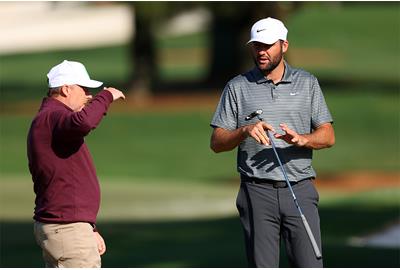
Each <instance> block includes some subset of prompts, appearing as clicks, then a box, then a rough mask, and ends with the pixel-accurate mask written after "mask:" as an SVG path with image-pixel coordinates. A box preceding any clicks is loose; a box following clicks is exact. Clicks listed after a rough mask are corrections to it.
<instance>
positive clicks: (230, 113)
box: [210, 84, 238, 130]
mask: <svg viewBox="0 0 400 270" xmlns="http://www.w3.org/2000/svg"><path fill="white" fill-rule="evenodd" d="M237 115H238V107H237V99H236V96H235V94H234V93H233V91H232V89H231V87H230V85H229V84H227V85H226V86H225V88H224V91H223V92H222V95H221V98H220V100H219V103H218V105H217V108H216V110H215V113H214V116H213V118H212V120H211V124H210V125H211V127H213V128H215V127H220V128H223V129H227V130H234V129H236V128H237Z"/></svg>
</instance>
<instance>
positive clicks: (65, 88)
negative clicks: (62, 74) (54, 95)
mask: <svg viewBox="0 0 400 270" xmlns="http://www.w3.org/2000/svg"><path fill="white" fill-rule="evenodd" d="M70 91H71V88H70V87H69V86H68V85H66V84H64V85H63V86H61V89H60V95H61V96H63V97H68V96H69V93H70Z"/></svg>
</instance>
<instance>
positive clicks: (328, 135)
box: [301, 123, 335, 150]
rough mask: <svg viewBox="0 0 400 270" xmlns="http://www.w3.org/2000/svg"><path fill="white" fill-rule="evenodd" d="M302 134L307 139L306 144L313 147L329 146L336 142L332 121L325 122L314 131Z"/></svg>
mask: <svg viewBox="0 0 400 270" xmlns="http://www.w3.org/2000/svg"><path fill="white" fill-rule="evenodd" d="M301 136H303V137H304V138H305V139H306V140H307V142H306V143H305V145H304V146H305V147H307V148H311V149H316V150H317V149H323V148H328V147H331V146H333V145H334V144H335V133H334V130H333V127H332V125H331V124H330V123H327V124H323V125H322V126H320V127H318V128H317V129H316V130H314V131H313V132H312V133H310V134H304V135H301Z"/></svg>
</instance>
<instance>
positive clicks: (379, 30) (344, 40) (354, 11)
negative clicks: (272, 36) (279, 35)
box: [288, 2, 400, 85]
mask: <svg viewBox="0 0 400 270" xmlns="http://www.w3.org/2000/svg"><path fill="white" fill-rule="evenodd" d="M399 21H400V4H399V3H398V2H391V3H389V2H370V3H345V2H343V3H330V4H329V3H328V4H323V5H321V4H319V5H318V4H317V5H316V4H314V3H307V4H305V7H304V8H303V9H301V10H300V11H299V12H297V13H295V14H293V16H291V17H290V18H289V19H288V29H289V33H288V39H289V42H290V45H291V47H293V48H308V49H313V48H315V49H326V50H328V51H330V52H331V53H334V54H335V55H337V56H338V57H335V58H334V59H332V60H333V61H335V62H337V64H336V65H335V67H334V68H329V66H330V64H331V63H326V64H327V65H326V66H325V65H324V64H322V65H320V66H315V65H314V66H312V65H310V64H309V63H310V62H311V61H307V60H306V61H304V62H302V63H301V66H303V67H307V68H309V69H310V70H311V71H313V72H315V73H317V74H318V75H319V77H320V78H321V77H323V78H326V79H330V80H332V79H333V78H342V79H346V80H361V81H370V82H374V81H376V80H378V81H388V82H391V83H396V84H397V85H398V83H399V78H400V73H399V70H400V54H399V53H398V52H399V51H400V24H399ZM289 51H290V49H289Z"/></svg>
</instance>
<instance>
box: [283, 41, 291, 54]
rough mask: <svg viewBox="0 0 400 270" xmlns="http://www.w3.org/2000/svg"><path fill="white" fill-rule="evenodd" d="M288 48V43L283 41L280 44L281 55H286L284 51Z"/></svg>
mask: <svg viewBox="0 0 400 270" xmlns="http://www.w3.org/2000/svg"><path fill="white" fill-rule="evenodd" d="M288 48H289V41H287V40H284V41H283V42H282V52H283V53H286V51H287V50H288Z"/></svg>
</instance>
